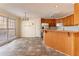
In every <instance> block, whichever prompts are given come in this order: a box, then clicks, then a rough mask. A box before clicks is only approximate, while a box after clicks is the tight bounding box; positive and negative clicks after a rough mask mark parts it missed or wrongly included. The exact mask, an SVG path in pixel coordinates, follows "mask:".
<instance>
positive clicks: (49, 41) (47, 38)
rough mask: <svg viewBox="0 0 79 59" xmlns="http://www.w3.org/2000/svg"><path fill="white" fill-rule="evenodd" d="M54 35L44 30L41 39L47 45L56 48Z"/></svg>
mask: <svg viewBox="0 0 79 59" xmlns="http://www.w3.org/2000/svg"><path fill="white" fill-rule="evenodd" d="M54 36H55V34H52V32H47V31H45V32H44V35H43V39H44V42H45V44H46V45H47V46H49V47H52V48H56V45H57V42H56V40H55V37H54Z"/></svg>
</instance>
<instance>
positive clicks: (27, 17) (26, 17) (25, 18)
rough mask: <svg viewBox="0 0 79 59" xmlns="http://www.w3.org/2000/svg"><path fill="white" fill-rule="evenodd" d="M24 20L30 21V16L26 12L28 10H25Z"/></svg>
mask: <svg viewBox="0 0 79 59" xmlns="http://www.w3.org/2000/svg"><path fill="white" fill-rule="evenodd" d="M23 20H24V21H28V20H29V16H28V15H27V14H26V12H25V15H24V18H23Z"/></svg>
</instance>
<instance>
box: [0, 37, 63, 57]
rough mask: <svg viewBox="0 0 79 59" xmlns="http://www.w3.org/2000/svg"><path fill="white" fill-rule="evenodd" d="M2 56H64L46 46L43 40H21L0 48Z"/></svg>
mask: <svg viewBox="0 0 79 59" xmlns="http://www.w3.org/2000/svg"><path fill="white" fill-rule="evenodd" d="M0 56H64V55H63V54H61V53H59V52H57V51H55V50H53V49H50V48H47V47H45V46H44V44H43V41H42V39H41V38H20V39H16V40H14V41H12V42H10V43H7V44H6V45H4V46H2V47H0Z"/></svg>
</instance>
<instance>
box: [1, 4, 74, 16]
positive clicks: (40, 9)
mask: <svg viewBox="0 0 79 59" xmlns="http://www.w3.org/2000/svg"><path fill="white" fill-rule="evenodd" d="M0 8H1V9H4V10H6V11H8V12H10V13H12V14H14V15H17V16H21V17H22V16H24V12H27V13H28V14H33V15H36V16H39V17H41V18H61V17H64V16H68V15H70V14H72V13H73V11H74V7H73V4H72V3H2V4H0Z"/></svg>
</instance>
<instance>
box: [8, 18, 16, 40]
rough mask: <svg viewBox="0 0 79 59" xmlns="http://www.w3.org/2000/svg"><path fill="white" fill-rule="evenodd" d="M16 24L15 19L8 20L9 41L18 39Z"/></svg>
mask: <svg viewBox="0 0 79 59" xmlns="http://www.w3.org/2000/svg"><path fill="white" fill-rule="evenodd" d="M15 30H16V22H15V20H14V19H8V39H10V40H11V39H14V38H16V31H15Z"/></svg>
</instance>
